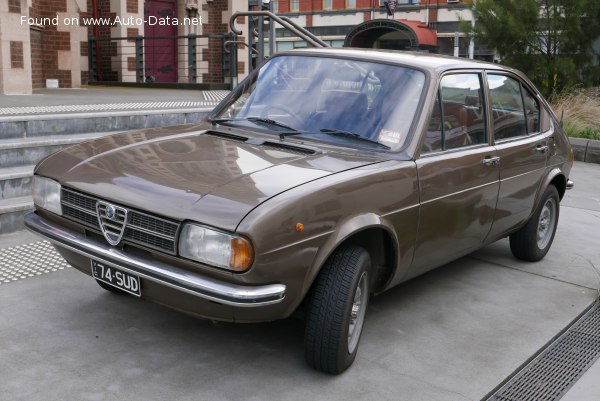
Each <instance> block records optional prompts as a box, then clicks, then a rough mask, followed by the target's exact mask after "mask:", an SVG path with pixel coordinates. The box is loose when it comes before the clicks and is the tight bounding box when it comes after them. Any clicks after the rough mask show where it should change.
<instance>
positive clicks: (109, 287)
mask: <svg viewBox="0 0 600 401" xmlns="http://www.w3.org/2000/svg"><path fill="white" fill-rule="evenodd" d="M96 283H98V285H99V286H100V287H102V288H104V289H105V290H106V291H109V292H112V293H113V294H119V295H125V294H127V293H126V292H125V291H122V290H120V289H118V288H116V287H113V286H112V285H110V284H106V283H105V282H103V281H98V280H96Z"/></svg>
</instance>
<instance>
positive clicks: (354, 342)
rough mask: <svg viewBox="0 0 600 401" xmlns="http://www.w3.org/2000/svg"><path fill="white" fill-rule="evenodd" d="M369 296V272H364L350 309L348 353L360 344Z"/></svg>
mask: <svg viewBox="0 0 600 401" xmlns="http://www.w3.org/2000/svg"><path fill="white" fill-rule="evenodd" d="M368 296H369V289H368V279H367V273H366V272H363V274H362V275H361V276H360V280H359V281H358V285H357V286H356V291H355V292H354V300H353V302H352V308H351V309H350V322H349V323H348V353H350V354H352V353H353V352H354V350H356V347H357V346H358V340H359V339H360V333H361V332H362V328H363V322H364V320H365V313H366V311H367V301H368Z"/></svg>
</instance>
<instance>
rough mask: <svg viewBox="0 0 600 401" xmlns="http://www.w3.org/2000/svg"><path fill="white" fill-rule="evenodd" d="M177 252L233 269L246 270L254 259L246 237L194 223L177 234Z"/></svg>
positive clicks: (210, 263)
mask: <svg viewBox="0 0 600 401" xmlns="http://www.w3.org/2000/svg"><path fill="white" fill-rule="evenodd" d="M179 254H180V255H181V256H183V257H184V258H188V259H192V260H196V261H198V262H202V263H206V264H209V265H214V266H218V267H222V268H225V269H229V270H235V271H244V270H247V269H248V268H249V267H250V266H251V265H252V262H253V260H254V250H253V248H252V244H250V241H248V240H247V239H245V238H242V237H239V236H236V235H230V234H225V233H222V232H219V231H215V230H211V229H210V228H206V227H201V226H197V225H195V224H186V225H184V226H183V230H181V235H180V236H179Z"/></svg>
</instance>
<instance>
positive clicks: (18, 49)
mask: <svg viewBox="0 0 600 401" xmlns="http://www.w3.org/2000/svg"><path fill="white" fill-rule="evenodd" d="M10 67H11V68H25V62H24V60H23V42H21V41H12V40H11V41H10Z"/></svg>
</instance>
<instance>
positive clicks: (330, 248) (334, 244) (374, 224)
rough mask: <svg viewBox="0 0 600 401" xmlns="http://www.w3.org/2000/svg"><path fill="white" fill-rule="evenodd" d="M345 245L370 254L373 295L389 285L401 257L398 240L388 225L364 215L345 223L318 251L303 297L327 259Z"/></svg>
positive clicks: (378, 217) (373, 216)
mask: <svg viewBox="0 0 600 401" xmlns="http://www.w3.org/2000/svg"><path fill="white" fill-rule="evenodd" d="M345 244H352V245H358V246H360V247H362V248H364V249H365V250H366V251H367V253H368V254H369V257H370V259H371V266H372V269H373V272H374V277H375V279H374V280H373V287H372V291H373V292H381V290H382V289H384V288H385V287H386V285H387V284H388V283H389V282H390V280H391V279H392V277H393V276H394V272H395V271H396V268H397V265H398V260H399V257H400V255H399V249H398V239H397V236H396V234H395V232H394V229H393V228H392V226H391V224H388V223H387V222H385V221H384V220H383V219H381V217H380V216H378V215H376V214H373V213H367V214H362V215H359V216H355V217H353V218H350V219H348V220H346V221H345V222H344V223H343V224H342V225H341V226H340V228H339V229H338V230H336V231H335V232H334V233H333V234H332V235H331V236H330V238H329V239H328V241H327V242H326V243H325V244H324V245H323V246H322V247H321V249H320V250H319V252H318V254H317V256H316V258H315V260H314V262H313V266H312V268H311V270H310V274H309V275H307V277H306V281H305V289H306V293H308V292H309V289H310V287H311V286H312V284H313V283H314V281H315V279H316V277H317V276H318V274H319V272H320V271H321V269H322V268H323V266H324V264H325V263H326V262H327V260H328V259H329V257H330V256H331V255H332V254H333V253H334V252H335V251H336V250H337V249H338V248H339V247H340V246H342V245H345Z"/></svg>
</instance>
